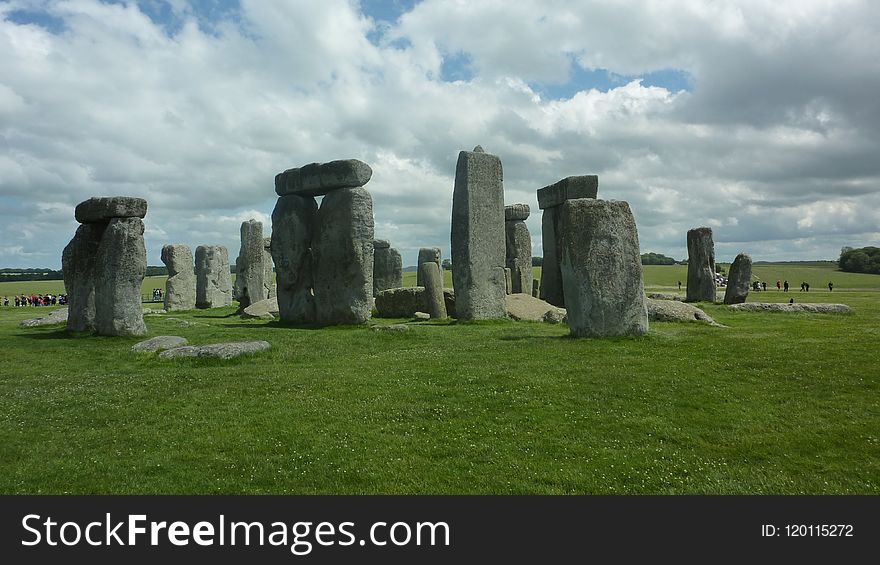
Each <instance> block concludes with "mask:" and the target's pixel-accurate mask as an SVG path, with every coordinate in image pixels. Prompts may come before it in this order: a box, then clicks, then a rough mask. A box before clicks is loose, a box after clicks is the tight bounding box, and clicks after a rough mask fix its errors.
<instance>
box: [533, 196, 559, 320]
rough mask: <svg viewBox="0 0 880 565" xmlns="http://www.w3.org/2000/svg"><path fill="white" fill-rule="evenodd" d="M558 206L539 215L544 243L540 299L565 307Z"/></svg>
mask: <svg viewBox="0 0 880 565" xmlns="http://www.w3.org/2000/svg"><path fill="white" fill-rule="evenodd" d="M559 231H560V230H559V207H558V206H556V207H553V208H548V209H546V210H544V212H543V214H542V215H541V239H542V241H543V245H544V259H543V263H542V266H541V289H540V293H539V296H540V297H541V299H542V300H545V301H547V302H549V303H550V304H553V305H554V306H557V307H559V308H563V307H565V293H564V291H563V288H562V271H561V269H560V266H559V262H560V257H561V254H562V251H561V249H560V247H559V245H560V241H559V238H558V237H557V234H558V233H559Z"/></svg>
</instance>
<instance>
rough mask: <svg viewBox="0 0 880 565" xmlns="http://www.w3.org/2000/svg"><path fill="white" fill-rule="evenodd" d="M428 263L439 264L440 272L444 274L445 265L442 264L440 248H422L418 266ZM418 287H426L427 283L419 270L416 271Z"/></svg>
mask: <svg viewBox="0 0 880 565" xmlns="http://www.w3.org/2000/svg"><path fill="white" fill-rule="evenodd" d="M428 261H433V262H435V263H437V266H438V267H440V272H441V273H442V272H443V265H442V264H441V262H440V248H439V247H422V248H421V249H419V260H418V265H421V264H422V263H427V262H428ZM416 286H425V281H423V280H422V275H421V273H420V271H418V270H417V271H416Z"/></svg>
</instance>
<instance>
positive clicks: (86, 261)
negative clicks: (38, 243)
mask: <svg viewBox="0 0 880 565" xmlns="http://www.w3.org/2000/svg"><path fill="white" fill-rule="evenodd" d="M106 227H107V226H106V224H82V225H80V226H79V227H78V228H77V229H76V234H75V235H74V236H73V239H71V240H70V243H68V244H67V247H65V248H64V251H63V252H62V254H61V270H62V272H63V274H64V289H65V292H66V293H67V305H68V306H67V308H68V313H67V329H68V330H70V331H74V332H83V331H88V330H93V329H95V258H96V257H97V255H98V246H99V245H100V243H101V236H102V235H103V234H104V230H105V228H106Z"/></svg>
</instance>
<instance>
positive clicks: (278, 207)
mask: <svg viewBox="0 0 880 565" xmlns="http://www.w3.org/2000/svg"><path fill="white" fill-rule="evenodd" d="M317 212H318V204H317V202H316V201H315V199H314V198H312V197H311V196H297V195H295V194H291V195H288V196H282V197H281V198H279V199H278V201H277V202H276V203H275V210H273V211H272V257H273V258H274V259H275V277H276V279H277V288H278V313H279V316H280V317H281V320H282V321H284V322H286V323H289V324H296V325H308V324H313V323H314V322H315V297H314V295H313V294H312V287H313V285H314V264H313V260H312V236H313V235H314V231H315V216H316V214H317Z"/></svg>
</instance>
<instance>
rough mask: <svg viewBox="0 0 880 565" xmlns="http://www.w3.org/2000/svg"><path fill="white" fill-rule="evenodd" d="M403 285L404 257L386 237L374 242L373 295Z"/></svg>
mask: <svg viewBox="0 0 880 565" xmlns="http://www.w3.org/2000/svg"><path fill="white" fill-rule="evenodd" d="M402 286H403V259H402V258H401V256H400V252H399V251H398V250H397V249H394V248H393V247H391V243H390V242H388V241H387V240H384V239H377V240H375V241H374V242H373V296H374V297H375V296H376V295H377V294H379V293H380V292H382V291H383V290H388V289H389V288H400V287H402Z"/></svg>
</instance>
